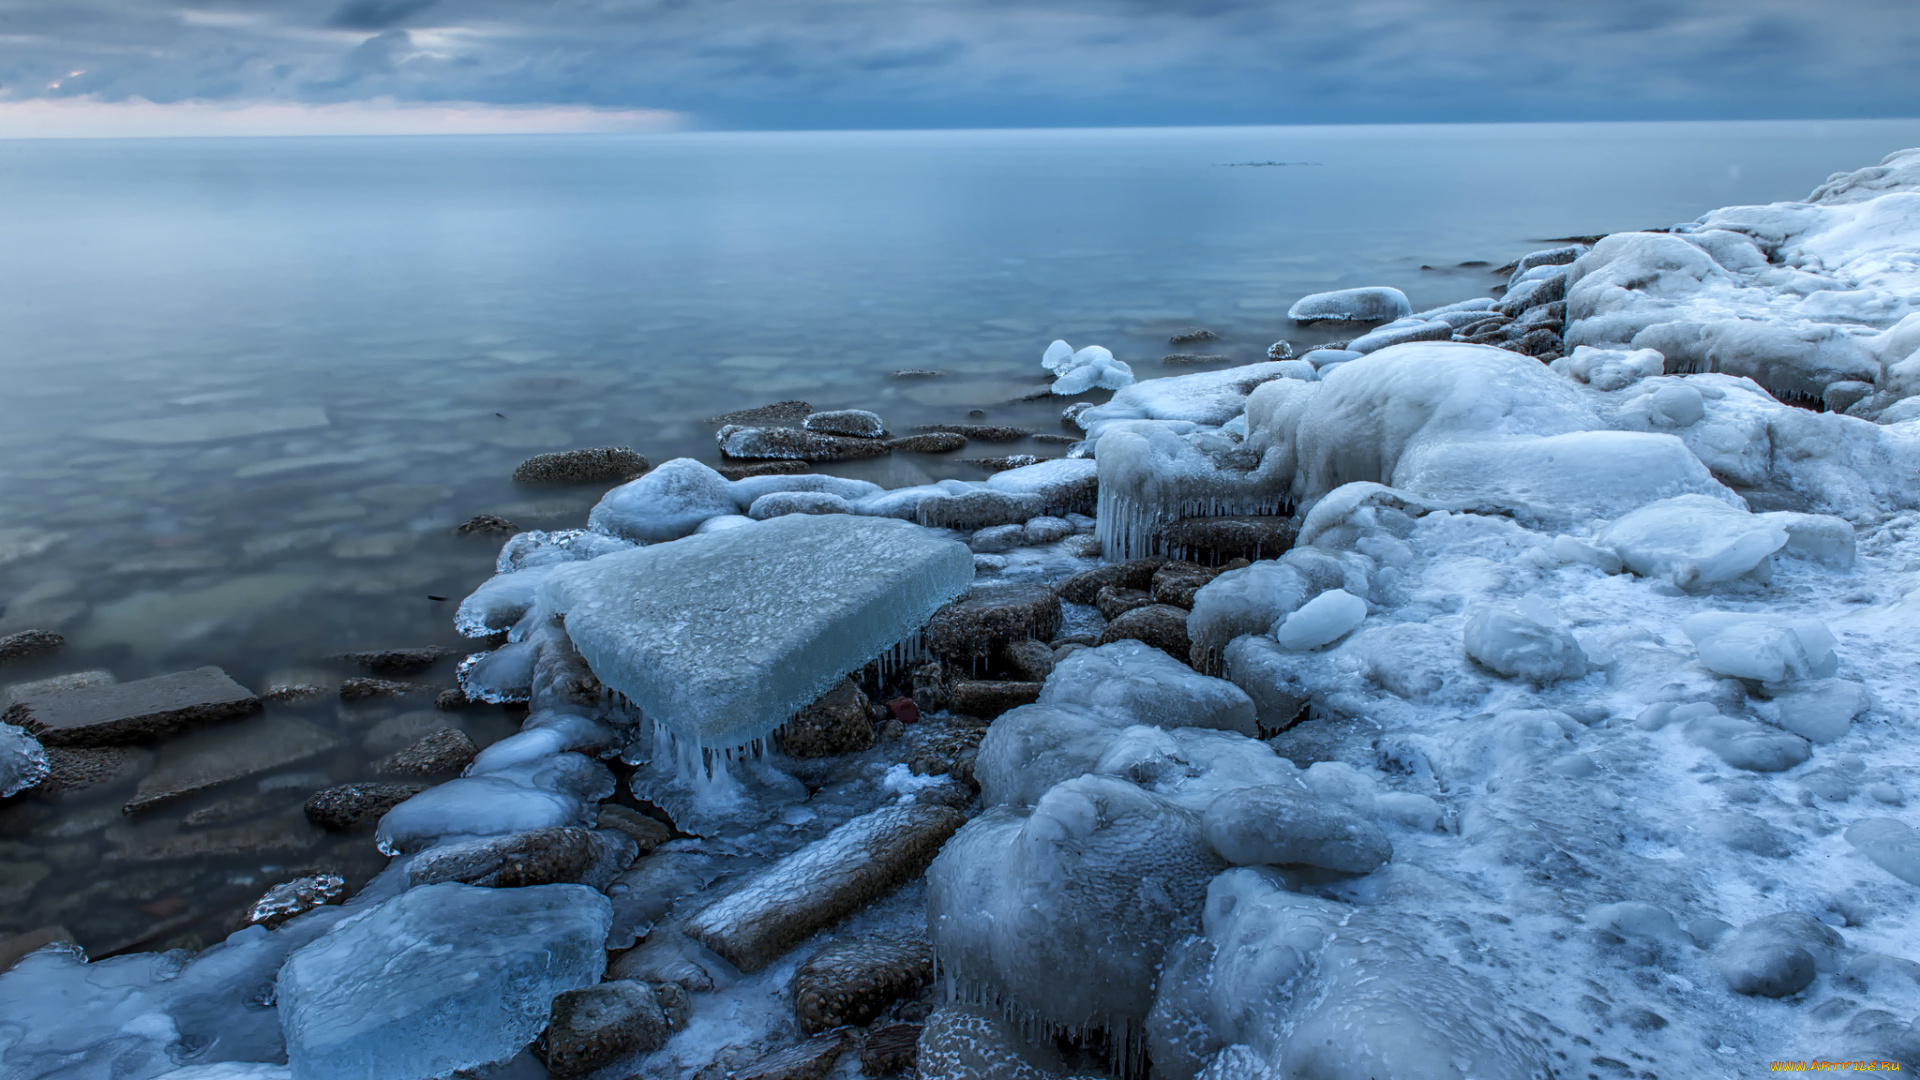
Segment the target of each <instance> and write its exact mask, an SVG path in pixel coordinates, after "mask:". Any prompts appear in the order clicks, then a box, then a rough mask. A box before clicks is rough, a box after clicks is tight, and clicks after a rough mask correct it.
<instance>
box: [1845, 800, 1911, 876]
mask: <svg viewBox="0 0 1920 1080" xmlns="http://www.w3.org/2000/svg"><path fill="white" fill-rule="evenodd" d="M1846 836H1847V843H1849V844H1852V845H1853V846H1854V847H1855V848H1856V849H1857V850H1859V852H1860V853H1861V854H1862V855H1865V856H1866V857H1867V858H1869V859H1872V860H1873V864H1874V865H1875V866H1878V867H1879V868H1880V869H1882V870H1885V871H1886V872H1887V873H1889V874H1892V875H1893V876H1894V877H1897V878H1899V879H1900V880H1901V881H1904V882H1906V883H1907V884H1909V885H1920V832H1915V831H1914V829H1913V828H1912V827H1911V826H1909V825H1907V824H1906V823H1905V822H1903V821H1897V820H1895V819H1893V818H1884V817H1883V818H1868V819H1866V820H1865V821H1861V822H1858V823H1857V824H1854V825H1851V826H1848V828H1847V834H1846Z"/></svg>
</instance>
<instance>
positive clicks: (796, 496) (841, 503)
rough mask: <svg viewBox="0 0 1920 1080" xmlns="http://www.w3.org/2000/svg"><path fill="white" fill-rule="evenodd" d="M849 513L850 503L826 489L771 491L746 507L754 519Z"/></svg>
mask: <svg viewBox="0 0 1920 1080" xmlns="http://www.w3.org/2000/svg"><path fill="white" fill-rule="evenodd" d="M851 513H853V504H852V503H850V502H848V501H847V500H845V499H843V498H841V497H840V496H838V495H835V494H833V493H831V492H826V491H771V492H768V493H767V494H765V495H762V496H760V497H759V498H757V499H755V500H753V505H752V506H750V507H748V508H747V516H748V517H750V518H752V519H753V520H755V521H765V520H767V519H768V518H776V517H785V516H786V515H788V514H851ZM703 528H704V526H703Z"/></svg>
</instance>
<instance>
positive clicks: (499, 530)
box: [453, 514, 520, 536]
mask: <svg viewBox="0 0 1920 1080" xmlns="http://www.w3.org/2000/svg"><path fill="white" fill-rule="evenodd" d="M453 531H454V532H457V533H459V534H460V535H461V536H500V535H502V534H505V533H517V532H519V531H520V526H518V525H515V524H514V523H513V522H511V521H508V520H507V519H506V518H503V517H501V516H500V515H499V514H475V515H473V516H472V517H470V518H468V519H467V520H465V521H463V522H461V523H460V524H459V526H458V527H456V528H455V529H454V530H453Z"/></svg>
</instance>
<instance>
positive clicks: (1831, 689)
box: [1754, 679, 1873, 743]
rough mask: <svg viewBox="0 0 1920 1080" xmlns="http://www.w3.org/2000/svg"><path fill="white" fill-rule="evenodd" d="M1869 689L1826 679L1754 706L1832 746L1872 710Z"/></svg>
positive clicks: (1795, 730)
mask: <svg viewBox="0 0 1920 1080" xmlns="http://www.w3.org/2000/svg"><path fill="white" fill-rule="evenodd" d="M1872 704H1873V698H1872V696H1871V695H1869V694H1868V693H1867V688H1866V687H1864V686H1862V685H1860V684H1859V683H1856V682H1848V681H1846V680H1845V679H1826V680H1823V681H1821V682H1816V683H1808V684H1807V685H1805V686H1803V687H1801V688H1800V689H1797V690H1795V691H1793V692H1792V693H1787V694H1776V695H1774V698H1773V700H1772V701H1764V702H1760V703H1758V704H1756V705H1755V706H1754V709H1755V711H1757V712H1758V713H1759V714H1760V715H1761V716H1764V717H1766V718H1767V719H1769V720H1771V721H1773V722H1774V723H1775V724H1778V725H1779V726H1781V727H1783V728H1785V729H1787V730H1788V731H1791V732H1793V733H1794V734H1795V735H1798V736H1800V737H1801V738H1803V739H1806V740H1807V741H1809V742H1814V743H1830V742H1833V741H1834V740H1835V739H1838V738H1840V737H1841V736H1843V735H1845V734H1846V733H1847V730H1848V729H1849V728H1851V727H1852V726H1853V718H1854V717H1856V716H1859V715H1860V714H1861V713H1864V712H1866V711H1867V710H1868V709H1869V708H1871V707H1872Z"/></svg>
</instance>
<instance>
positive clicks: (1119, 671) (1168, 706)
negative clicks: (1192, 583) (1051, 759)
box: [1039, 641, 1258, 735]
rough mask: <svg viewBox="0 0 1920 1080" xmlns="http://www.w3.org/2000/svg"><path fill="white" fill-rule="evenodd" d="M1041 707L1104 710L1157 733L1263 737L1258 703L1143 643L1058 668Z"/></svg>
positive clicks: (1118, 645) (1107, 648) (1087, 652)
mask: <svg viewBox="0 0 1920 1080" xmlns="http://www.w3.org/2000/svg"><path fill="white" fill-rule="evenodd" d="M1039 703H1040V704H1042V705H1053V704H1057V705H1083V706H1086V707H1089V708H1094V709H1104V710H1107V711H1109V712H1113V713H1116V714H1119V715H1121V716H1124V717H1127V718H1128V719H1129V720H1130V722H1132V723H1136V724H1152V725H1154V726H1156V727H1199V728H1215V729H1218V730H1221V731H1237V732H1239V733H1241V734H1243V735H1254V734H1256V733H1257V732H1258V728H1257V727H1256V726H1255V723H1254V709H1253V702H1252V701H1251V700H1250V699H1249V698H1248V697H1247V695H1246V694H1245V693H1244V692H1243V691H1241V689H1240V688H1239V687H1237V686H1235V685H1233V684H1232V683H1230V682H1228V681H1226V680H1225V679H1215V678H1211V677H1209V676H1206V675H1202V674H1200V673H1199V672H1196V671H1194V670H1193V669H1192V668H1190V667H1188V666H1187V665H1185V664H1182V663H1180V662H1179V661H1178V660H1174V659H1173V658H1171V657H1169V656H1168V655H1167V654H1166V653H1164V652H1162V651H1160V650H1159V649H1156V648H1154V647H1152V646H1150V645H1144V644H1142V643H1140V642H1138V641H1116V642H1113V643H1112V644H1109V645H1102V646H1100V647H1099V648H1097V649H1081V650H1079V651H1077V652H1075V653H1074V654H1073V655H1071V656H1068V657H1067V658H1065V659H1064V660H1061V661H1059V662H1058V663H1056V664H1054V666H1053V672H1052V673H1051V674H1049V675H1048V676H1047V681H1046V685H1045V687H1044V688H1043V689H1042V690H1041V691H1040V699H1039Z"/></svg>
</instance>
